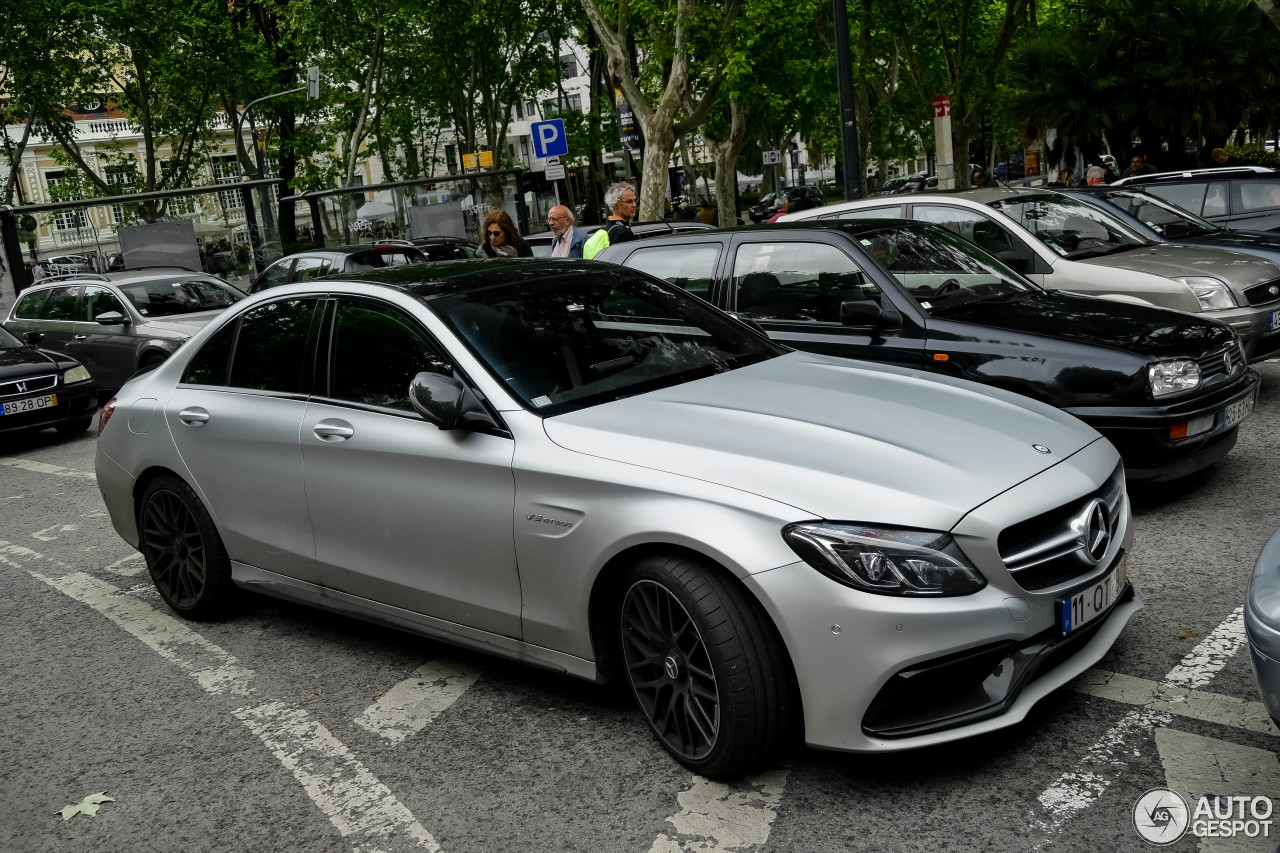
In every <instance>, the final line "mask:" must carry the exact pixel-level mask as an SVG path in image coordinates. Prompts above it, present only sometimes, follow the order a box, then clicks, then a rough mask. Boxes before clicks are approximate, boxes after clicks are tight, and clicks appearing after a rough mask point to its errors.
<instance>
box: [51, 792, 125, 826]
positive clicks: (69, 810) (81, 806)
mask: <svg viewBox="0 0 1280 853" xmlns="http://www.w3.org/2000/svg"><path fill="white" fill-rule="evenodd" d="M115 801H116V798H115V797H108V796H107V792H106V791H99V792H98V793H96V794H90V795H89V796H87V797H85V798H84V799H83V800H81V801H80V802H78V803H72V804H71V805H69V806H65V807H63V808H62V810H61V811H59V812H58V814H60V815H62V819H63V820H71V818H73V817H75V816H76V815H78V814H84V815H88V816H89V817H93V816H94V815H96V814H97V813H98V809H99V808H101V807H102V804H103V803H114V802H115Z"/></svg>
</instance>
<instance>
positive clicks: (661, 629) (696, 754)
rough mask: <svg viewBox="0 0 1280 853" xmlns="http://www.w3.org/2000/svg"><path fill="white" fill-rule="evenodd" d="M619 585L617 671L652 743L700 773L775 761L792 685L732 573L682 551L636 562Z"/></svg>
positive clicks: (769, 631) (765, 625)
mask: <svg viewBox="0 0 1280 853" xmlns="http://www.w3.org/2000/svg"><path fill="white" fill-rule="evenodd" d="M622 588H623V595H622V606H621V609H620V616H619V631H620V634H621V653H622V659H623V664H624V671H625V673H626V679H627V681H628V683H629V684H630V686H631V695H632V697H633V698H634V699H635V702H636V705H637V706H638V707H639V709H640V712H641V714H642V715H643V716H644V718H645V721H646V722H647V723H648V724H649V728H650V729H651V730H652V731H653V733H654V735H655V736H656V737H657V738H658V742H659V743H661V744H662V746H663V747H664V748H665V749H666V750H667V752H669V753H671V755H672V757H673V758H675V759H676V761H678V762H680V763H681V764H683V765H684V766H685V767H687V768H689V769H690V770H692V771H694V772H695V773H700V774H702V775H704V776H733V775H737V774H740V773H743V772H746V771H749V770H752V769H754V768H756V767H758V766H759V765H761V764H764V763H765V762H767V761H768V760H769V759H771V758H773V757H774V756H775V754H776V753H777V752H778V750H779V748H780V747H781V746H782V745H783V744H784V742H785V739H786V737H787V734H788V733H789V731H790V729H791V721H792V717H793V716H794V713H795V699H794V697H795V696H796V695H797V691H796V689H795V687H794V677H793V674H792V672H791V668H790V661H789V660H788V659H787V658H786V655H785V653H784V652H783V649H782V644H781V640H780V639H779V638H778V637H777V634H776V632H775V631H774V629H773V626H772V624H771V623H769V621H768V617H767V616H766V615H765V613H764V612H763V610H762V609H761V608H760V606H759V605H758V604H757V603H756V602H755V601H754V600H752V599H751V598H750V597H749V596H748V595H747V594H746V593H745V592H744V591H743V590H741V589H740V588H738V587H737V586H735V582H734V581H733V580H732V579H728V578H726V577H724V576H722V575H721V574H720V573H718V572H717V571H716V570H714V569H712V568H711V567H709V566H707V565H705V564H703V563H702V562H699V561H697V560H695V559H691V558H688V557H682V556H655V557H648V558H645V559H642V560H640V561H639V562H638V563H637V564H636V565H635V566H634V567H632V569H631V570H630V572H629V573H628V575H627V577H626V579H625V580H624V582H623V587H622Z"/></svg>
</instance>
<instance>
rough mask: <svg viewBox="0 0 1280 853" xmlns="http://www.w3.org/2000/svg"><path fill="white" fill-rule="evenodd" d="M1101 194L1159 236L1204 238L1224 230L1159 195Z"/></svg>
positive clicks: (1112, 192)
mask: <svg viewBox="0 0 1280 853" xmlns="http://www.w3.org/2000/svg"><path fill="white" fill-rule="evenodd" d="M1101 195H1102V197H1103V198H1105V199H1106V200H1107V201H1109V202H1111V203H1112V204H1114V205H1115V206H1116V207H1119V208H1121V209H1123V210H1124V212H1125V213H1128V214H1129V215H1130V216H1132V217H1134V218H1135V219H1139V220H1141V221H1142V222H1145V223H1146V224H1147V226H1148V227H1150V228H1151V230H1153V231H1155V232H1156V233H1157V234H1160V235H1161V236H1163V237H1168V238H1169V239H1171V240H1172V239H1176V238H1178V237H1202V236H1204V235H1205V234H1213V233H1216V232H1218V231H1221V230H1222V229H1221V228H1219V227H1218V226H1217V225H1214V224H1213V223H1212V222H1209V221H1207V220H1204V219H1201V218H1200V217H1198V216H1196V215H1195V214H1192V213H1188V212H1187V211H1185V210H1183V209H1182V208H1180V207H1175V206H1174V205H1172V204H1170V203H1169V202H1167V201H1165V200H1164V199H1161V198H1156V197H1155V196H1150V195H1144V194H1143V193H1135V192H1125V191H1124V190H1112V191H1109V192H1106V193H1101Z"/></svg>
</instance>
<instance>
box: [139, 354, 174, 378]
mask: <svg viewBox="0 0 1280 853" xmlns="http://www.w3.org/2000/svg"><path fill="white" fill-rule="evenodd" d="M166 358H168V356H163V355H157V354H156V353H152V354H151V355H149V356H147V357H146V358H144V359H143V360H142V361H140V362H138V373H144V372H145V371H148V370H155V369H156V368H157V367H159V366H160V365H162V364H164V362H165V359H166Z"/></svg>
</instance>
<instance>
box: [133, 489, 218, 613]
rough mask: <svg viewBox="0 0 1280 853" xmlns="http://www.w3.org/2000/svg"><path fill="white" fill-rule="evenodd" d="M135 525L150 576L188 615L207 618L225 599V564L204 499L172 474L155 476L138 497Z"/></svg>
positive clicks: (175, 606)
mask: <svg viewBox="0 0 1280 853" xmlns="http://www.w3.org/2000/svg"><path fill="white" fill-rule="evenodd" d="M138 521H139V523H138V528H139V533H140V539H141V545H142V555H143V557H144V558H145V559H146V562H147V569H148V570H149V571H150V572H151V580H152V581H153V582H154V583H155V585H156V589H157V590H158V591H159V592H160V595H161V597H163V598H164V600H165V602H166V603H167V604H168V605H169V606H170V607H172V608H173V609H174V610H176V611H177V612H178V613H180V614H182V615H183V616H186V617H187V618H188V619H213V618H216V617H218V616H221V615H222V614H223V612H224V611H225V610H226V609H227V606H228V605H229V604H230V603H231V599H232V597H233V593H234V590H235V587H234V585H233V584H232V582H231V564H230V561H229V560H228V558H227V552H226V549H225V548H224V547H223V544H222V538H221V537H220V536H219V535H218V531H217V529H216V528H215V527H214V525H213V519H212V518H210V516H209V513H208V511H207V510H206V509H205V508H204V504H202V503H201V502H200V499H199V498H198V497H197V496H196V494H195V492H193V491H192V490H191V487H190V486H188V485H187V484H186V483H184V482H182V481H181V480H179V479H177V478H176V477H170V476H163V477H158V478H156V479H155V480H154V481H152V483H151V484H150V485H149V486H148V487H147V490H146V492H145V493H144V495H143V498H142V505H141V511H140V512H139V519H138Z"/></svg>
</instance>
